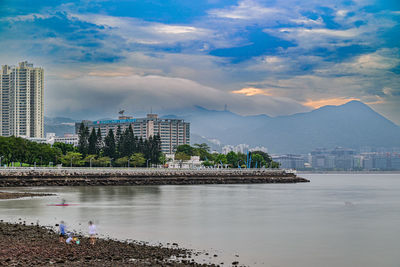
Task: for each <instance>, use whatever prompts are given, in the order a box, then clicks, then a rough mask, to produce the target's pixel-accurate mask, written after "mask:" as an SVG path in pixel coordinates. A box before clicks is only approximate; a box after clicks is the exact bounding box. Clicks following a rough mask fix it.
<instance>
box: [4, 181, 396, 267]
mask: <svg viewBox="0 0 400 267" xmlns="http://www.w3.org/2000/svg"><path fill="white" fill-rule="evenodd" d="M303 176H304V177H307V178H310V179H311V183H307V184H265V185H197V186H147V187H57V188H54V187H49V188H22V189H21V188H20V189H7V190H8V191H12V190H19V191H38V192H54V193H56V194H57V196H54V197H44V198H34V199H19V200H3V201H0V214H1V215H0V216H1V219H3V220H7V221H16V220H18V218H22V219H23V220H26V221H28V222H36V221H37V220H39V221H40V224H44V225H54V224H55V223H58V222H59V221H60V220H61V219H62V220H65V221H66V222H67V226H68V227H69V228H70V229H75V230H81V231H87V221H88V220H94V221H95V222H96V223H97V225H98V230H99V232H100V234H103V235H109V236H111V237H115V238H120V239H129V238H130V239H136V240H144V241H149V242H151V243H157V242H162V243H164V244H165V243H167V242H177V243H179V244H180V245H182V246H184V247H188V248H193V249H196V250H201V251H203V250H205V251H208V252H210V254H211V255H213V254H218V255H219V256H218V258H217V260H215V261H214V262H217V263H219V262H221V261H224V262H225V266H226V265H229V263H231V262H232V261H233V260H239V262H241V263H243V264H247V265H251V266H254V265H257V266H335V267H337V266H400V252H399V250H400V174H358V175H354V174H340V175H337V174H335V175H334V174H324V175H316V174H313V175H311V174H307V175H303ZM61 198H65V199H66V200H67V202H68V203H76V204H79V205H78V206H70V207H52V206H47V205H48V204H51V203H59V202H60V201H61ZM236 254H237V255H239V257H236V256H235V255H236ZM211 258H213V257H211ZM201 260H203V259H201ZM206 260H207V261H208V260H209V258H208V256H207V257H206Z"/></svg>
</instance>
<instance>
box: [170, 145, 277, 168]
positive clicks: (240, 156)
mask: <svg viewBox="0 0 400 267" xmlns="http://www.w3.org/2000/svg"><path fill="white" fill-rule="evenodd" d="M191 156H199V157H200V160H202V161H203V165H204V166H217V165H223V166H227V167H230V168H247V167H248V168H262V167H265V168H279V163H278V162H276V161H273V160H272V158H271V156H270V155H268V153H265V152H263V151H252V152H249V154H248V155H247V154H244V153H240V152H238V153H235V152H233V151H231V152H229V153H228V154H226V155H225V154H221V153H210V147H209V146H208V145H207V144H205V143H203V144H194V146H190V145H180V146H178V147H177V149H176V152H175V160H181V161H185V160H190V157H191Z"/></svg>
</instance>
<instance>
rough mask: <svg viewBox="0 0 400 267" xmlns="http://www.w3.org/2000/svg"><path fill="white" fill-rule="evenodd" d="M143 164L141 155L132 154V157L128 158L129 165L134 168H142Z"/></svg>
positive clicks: (143, 160) (143, 159) (144, 160)
mask: <svg viewBox="0 0 400 267" xmlns="http://www.w3.org/2000/svg"><path fill="white" fill-rule="evenodd" d="M145 162H146V159H145V158H144V155H143V154H142V153H133V155H132V156H131V157H130V163H131V164H132V165H133V166H135V167H137V166H139V167H140V166H143V165H144V163H145Z"/></svg>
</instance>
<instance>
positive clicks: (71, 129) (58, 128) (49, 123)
mask: <svg viewBox="0 0 400 267" xmlns="http://www.w3.org/2000/svg"><path fill="white" fill-rule="evenodd" d="M75 122H76V121H75V120H73V119H70V118H64V117H54V118H50V117H44V132H45V134H46V133H56V135H57V136H64V134H65V133H75Z"/></svg>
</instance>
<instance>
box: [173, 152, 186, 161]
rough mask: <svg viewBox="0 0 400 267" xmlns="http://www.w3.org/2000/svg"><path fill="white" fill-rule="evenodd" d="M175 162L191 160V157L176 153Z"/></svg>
mask: <svg viewBox="0 0 400 267" xmlns="http://www.w3.org/2000/svg"><path fill="white" fill-rule="evenodd" d="M175 160H181V161H185V160H190V155H188V154H186V153H184V152H176V153H175Z"/></svg>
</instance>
